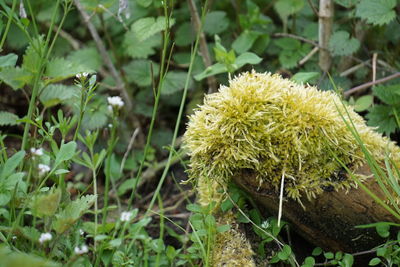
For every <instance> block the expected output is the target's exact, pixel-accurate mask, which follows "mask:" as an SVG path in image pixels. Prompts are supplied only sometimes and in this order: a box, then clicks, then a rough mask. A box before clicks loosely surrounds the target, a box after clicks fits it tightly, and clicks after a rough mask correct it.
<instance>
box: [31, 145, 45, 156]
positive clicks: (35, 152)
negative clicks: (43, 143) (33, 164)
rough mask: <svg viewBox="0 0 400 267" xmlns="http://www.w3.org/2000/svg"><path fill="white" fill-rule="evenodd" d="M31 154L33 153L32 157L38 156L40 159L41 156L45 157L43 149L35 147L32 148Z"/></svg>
mask: <svg viewBox="0 0 400 267" xmlns="http://www.w3.org/2000/svg"><path fill="white" fill-rule="evenodd" d="M31 153H32V155H33V156H38V157H40V156H43V148H37V149H36V148H34V147H32V148H31Z"/></svg>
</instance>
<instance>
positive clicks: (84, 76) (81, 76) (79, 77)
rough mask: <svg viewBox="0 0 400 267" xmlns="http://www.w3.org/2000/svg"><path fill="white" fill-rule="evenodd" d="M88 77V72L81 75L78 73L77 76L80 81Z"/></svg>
mask: <svg viewBox="0 0 400 267" xmlns="http://www.w3.org/2000/svg"><path fill="white" fill-rule="evenodd" d="M88 75H89V73H88V72H81V73H78V74H77V75H76V78H77V79H79V80H80V79H82V78H86V77H87V76H88Z"/></svg>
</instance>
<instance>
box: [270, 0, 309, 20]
mask: <svg viewBox="0 0 400 267" xmlns="http://www.w3.org/2000/svg"><path fill="white" fill-rule="evenodd" d="M303 7H304V0H278V1H276V2H275V4H274V8H275V10H276V12H277V13H278V15H279V16H280V17H281V19H282V20H283V21H286V20H287V18H288V17H289V16H290V15H293V14H296V13H297V12H299V11H300V10H302V9H303Z"/></svg>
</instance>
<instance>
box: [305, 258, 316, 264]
mask: <svg viewBox="0 0 400 267" xmlns="http://www.w3.org/2000/svg"><path fill="white" fill-rule="evenodd" d="M304 264H306V265H308V266H314V264H315V259H314V257H310V256H309V257H307V258H305V260H304Z"/></svg>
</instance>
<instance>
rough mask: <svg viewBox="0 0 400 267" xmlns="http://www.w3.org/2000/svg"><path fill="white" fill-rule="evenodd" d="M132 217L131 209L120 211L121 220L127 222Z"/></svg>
mask: <svg viewBox="0 0 400 267" xmlns="http://www.w3.org/2000/svg"><path fill="white" fill-rule="evenodd" d="M131 217H132V212H131V211H123V212H121V218H120V220H121V222H129V221H130V220H131Z"/></svg>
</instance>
